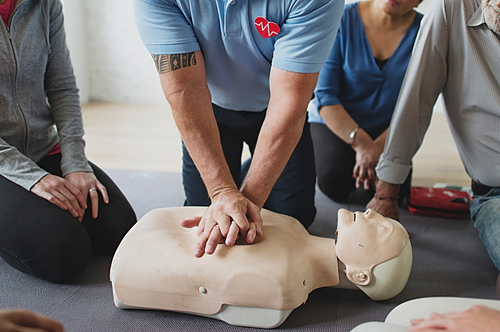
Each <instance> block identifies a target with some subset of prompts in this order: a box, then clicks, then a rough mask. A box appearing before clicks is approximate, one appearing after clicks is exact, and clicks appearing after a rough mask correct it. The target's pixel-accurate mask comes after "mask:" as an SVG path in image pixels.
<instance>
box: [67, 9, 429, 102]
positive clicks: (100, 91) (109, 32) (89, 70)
mask: <svg viewBox="0 0 500 332" xmlns="http://www.w3.org/2000/svg"><path fill="white" fill-rule="evenodd" d="M63 1H64V2H63V3H64V10H65V22H66V30H67V35H68V46H69V48H70V52H71V56H72V60H73V66H74V67H75V74H76V76H77V81H78V85H79V88H80V91H81V97H82V102H87V101H89V100H92V101H104V102H115V103H134V104H135V103H143V104H164V103H166V101H165V97H164V96H163V92H162V90H161V85H160V82H159V78H158V74H157V72H156V69H155V67H154V64H153V61H152V60H151V56H150V55H149V53H148V52H147V50H146V48H145V47H144V45H143V44H142V41H141V40H140V37H139V34H138V33H137V29H136V26H135V21H134V15H133V8H132V1H131V0H86V1H82V0H63ZM200 1H203V0H200ZM354 1H357V0H346V3H350V2H354ZM430 1H432V0H424V1H423V2H422V4H421V5H420V6H419V8H418V10H419V11H421V12H424V13H425V9H426V6H427V5H428V4H429V3H430Z"/></svg>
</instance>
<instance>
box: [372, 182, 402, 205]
mask: <svg viewBox="0 0 500 332" xmlns="http://www.w3.org/2000/svg"><path fill="white" fill-rule="evenodd" d="M399 187H400V185H399V184H392V183H389V182H385V181H384V180H380V179H379V181H378V183H377V188H376V191H375V198H377V199H379V200H397V199H398V198H399Z"/></svg>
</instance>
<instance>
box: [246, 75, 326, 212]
mask: <svg viewBox="0 0 500 332" xmlns="http://www.w3.org/2000/svg"><path fill="white" fill-rule="evenodd" d="M317 76H318V75H317V73H313V74H299V73H292V72H287V71H284V70H280V69H276V68H274V67H273V68H272V70H271V77H270V87H271V99H270V101H269V106H268V109H267V113H266V119H265V121H264V123H263V125H262V128H261V131H260V134H259V138H258V141H257V146H256V148H255V152H254V155H253V157H252V164H251V165H250V169H249V170H248V173H247V176H246V178H245V181H244V182H243V185H242V187H241V192H242V193H243V194H244V195H245V197H247V198H248V199H250V200H251V201H252V202H253V203H254V204H256V205H258V206H259V207H262V206H263V205H264V203H265V201H266V200H267V197H268V195H269V193H270V192H271V190H272V188H273V186H274V184H275V183H276V181H277V179H278V178H279V176H280V175H281V172H282V171H283V169H284V168H285V166H286V164H287V162H288V160H289V158H290V156H291V155H292V153H293V151H294V149H295V147H296V146H297V143H298V142H299V140H300V138H301V136H302V131H303V128H304V124H305V121H306V116H307V105H308V103H309V101H310V99H311V96H312V93H313V89H314V87H315V85H316V81H317Z"/></svg>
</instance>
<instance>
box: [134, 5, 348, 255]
mask: <svg viewBox="0 0 500 332" xmlns="http://www.w3.org/2000/svg"><path fill="white" fill-rule="evenodd" d="M343 6H344V1H343V0H307V1H306V0H279V1H278V0H273V1H271V0H251V1H250V0H204V1H199V0H134V7H135V14H136V22H137V27H138V31H139V33H140V35H141V38H142V40H143V42H144V44H145V45H146V47H147V49H148V51H149V52H150V53H151V54H152V56H153V59H154V62H155V64H156V67H157V70H158V72H159V74H160V80H161V84H162V87H163V91H164V93H165V96H166V99H167V101H168V102H169V104H170V106H171V108H172V112H173V115H174V119H175V121H176V124H177V126H178V128H179V131H180V133H181V136H182V141H183V184H184V190H185V194H186V205H200V206H209V208H208V209H207V211H206V212H205V214H204V215H203V217H202V218H192V219H189V220H184V221H183V222H182V224H183V225H184V226H186V227H194V226H197V225H198V226H199V227H198V235H199V236H200V241H199V244H198V246H197V248H196V249H195V256H201V255H202V254H203V253H204V252H206V253H207V254H212V253H213V252H214V251H215V247H216V245H217V243H218V242H219V240H221V239H222V238H225V243H226V244H227V245H232V244H234V242H235V240H236V239H237V237H238V236H239V235H241V236H243V237H245V238H246V240H247V242H248V243H252V242H253V241H254V239H255V237H256V236H257V235H259V236H261V235H262V219H261V217H260V209H261V208H262V207H264V208H268V209H270V210H272V211H275V212H279V213H283V214H287V215H290V216H293V217H295V218H297V219H298V220H299V221H300V222H302V224H303V225H304V226H306V227H307V226H309V225H310V224H311V223H312V222H313V220H314V217H315V214H316V209H315V207H314V190H315V178H316V175H315V168H314V156H313V147H312V142H311V137H310V133H309V126H308V123H307V121H306V114H307V112H306V109H307V105H308V102H309V101H310V99H311V97H312V95H313V90H314V87H315V86H316V81H317V77H318V73H319V71H320V69H321V67H322V66H323V63H324V62H325V61H326V59H327V58H328V54H329V53H330V50H331V48H332V45H333V41H334V38H335V35H336V32H337V28H338V25H339V21H340V17H341V15H342V10H343ZM243 142H246V143H247V144H248V146H249V147H250V151H251V153H252V160H251V164H250V167H249V169H248V172H246V174H245V175H244V176H242V174H241V152H242V147H243Z"/></svg>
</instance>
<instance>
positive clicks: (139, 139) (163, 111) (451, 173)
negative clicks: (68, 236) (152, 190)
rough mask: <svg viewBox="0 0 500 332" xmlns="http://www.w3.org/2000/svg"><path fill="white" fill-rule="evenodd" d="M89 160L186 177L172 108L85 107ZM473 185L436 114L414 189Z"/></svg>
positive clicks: (418, 163) (419, 158)
mask: <svg viewBox="0 0 500 332" xmlns="http://www.w3.org/2000/svg"><path fill="white" fill-rule="evenodd" d="M83 118H84V124H85V132H86V135H85V139H86V141H87V150H86V151H87V156H88V158H89V159H90V160H92V161H93V162H95V163H96V164H98V165H99V166H101V167H103V168H112V169H128V170H142V171H159V172H180V170H181V145H180V136H179V132H178V131H177V128H176V127H175V124H174V121H173V119H172V116H171V113H170V110H169V106H168V104H166V103H165V105H164V106H158V105H154V106H151V105H125V104H103V103H91V104H86V105H84V107H83ZM435 183H448V184H453V185H461V186H468V185H469V184H470V179H469V178H468V176H467V174H466V173H465V170H464V167H463V166H462V163H461V161H460V157H459V156H458V153H457V150H456V148H455V145H454V144H453V140H452V138H451V135H450V131H449V129H448V126H447V124H446V119H445V116H444V114H442V113H436V114H434V116H433V119H432V122H431V126H430V128H429V130H428V132H427V135H426V138H425V140H424V143H423V145H422V147H421V149H420V150H419V152H418V153H417V155H416V156H415V159H414V171H413V184H414V185H422V186H432V185H434V184H435Z"/></svg>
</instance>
